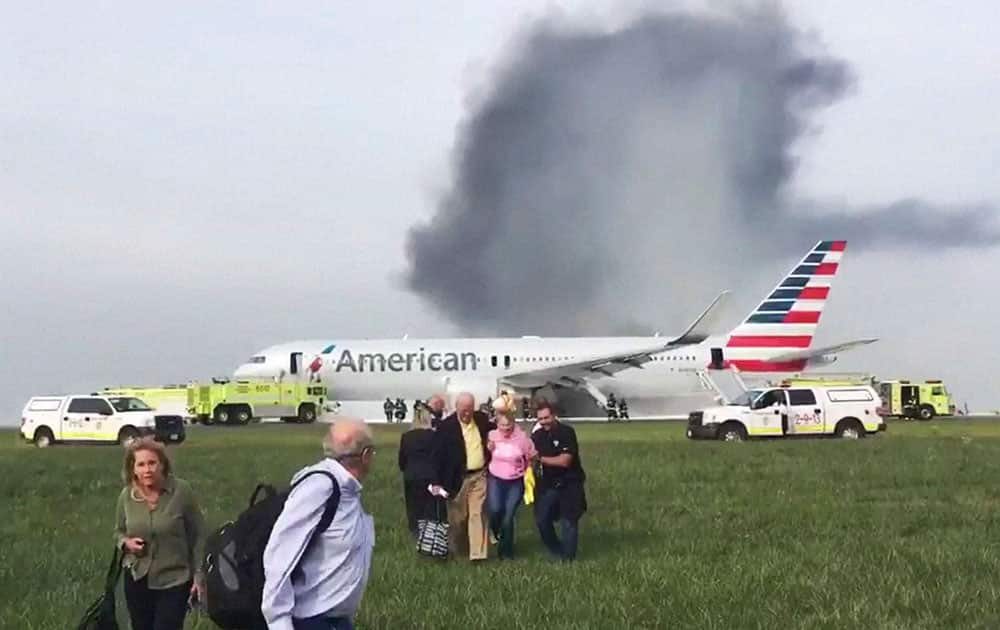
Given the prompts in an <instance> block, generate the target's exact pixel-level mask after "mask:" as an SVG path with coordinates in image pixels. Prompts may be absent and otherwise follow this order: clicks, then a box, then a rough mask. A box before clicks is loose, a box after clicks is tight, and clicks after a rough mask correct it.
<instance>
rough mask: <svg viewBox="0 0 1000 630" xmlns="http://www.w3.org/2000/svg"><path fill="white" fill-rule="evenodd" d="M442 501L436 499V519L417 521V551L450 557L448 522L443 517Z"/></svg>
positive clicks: (432, 556) (435, 556)
mask: <svg viewBox="0 0 1000 630" xmlns="http://www.w3.org/2000/svg"><path fill="white" fill-rule="evenodd" d="M441 503H443V501H441V500H440V499H437V498H435V500H434V515H435V518H434V519H427V518H422V519H420V520H418V521H417V553H419V554H420V555H423V556H429V557H431V558H441V559H443V558H447V557H448V523H447V522H445V521H444V520H442V518H441Z"/></svg>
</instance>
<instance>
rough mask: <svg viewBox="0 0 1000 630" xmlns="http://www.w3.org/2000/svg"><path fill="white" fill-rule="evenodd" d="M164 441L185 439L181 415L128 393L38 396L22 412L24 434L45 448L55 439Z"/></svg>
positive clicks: (73, 440)
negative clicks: (162, 411)
mask: <svg viewBox="0 0 1000 630" xmlns="http://www.w3.org/2000/svg"><path fill="white" fill-rule="evenodd" d="M145 435H151V436H153V437H155V438H156V439H157V440H160V441H163V442H175V443H180V442H183V441H184V438H185V432H184V420H183V418H181V417H180V416H169V415H157V414H156V413H155V412H154V411H153V410H152V409H151V408H150V407H149V405H147V404H146V403H144V402H143V401H142V400H140V399H138V398H133V397H129V396H103V395H100V394H91V395H79V396H36V397H34V398H32V399H31V400H29V401H28V404H26V405H25V406H24V411H23V412H22V413H21V437H23V438H24V439H25V440H27V441H29V442H33V443H34V444H35V446H38V447H39V448H45V447H47V446H49V445H51V444H53V443H56V442H118V443H120V444H121V445H123V446H125V445H127V444H129V443H130V442H131V441H132V440H135V439H136V438H139V437H141V436H145Z"/></svg>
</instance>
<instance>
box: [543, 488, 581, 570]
mask: <svg viewBox="0 0 1000 630" xmlns="http://www.w3.org/2000/svg"><path fill="white" fill-rule="evenodd" d="M556 521H559V529H560V530H561V532H562V540H560V539H559V538H558V537H557V536H556V528H555V522H556ZM577 522H578V521H577V519H568V518H563V517H561V516H560V514H559V490H558V489H556V488H547V489H545V490H541V491H538V490H536V492H535V525H537V526H538V534H539V536H541V538H542V542H543V543H545V546H546V547H547V548H548V550H549V553H551V554H552V555H553V556H556V557H557V558H561V559H563V560H572V559H574V558H576V545H577V539H578V537H579V529H578V527H577Z"/></svg>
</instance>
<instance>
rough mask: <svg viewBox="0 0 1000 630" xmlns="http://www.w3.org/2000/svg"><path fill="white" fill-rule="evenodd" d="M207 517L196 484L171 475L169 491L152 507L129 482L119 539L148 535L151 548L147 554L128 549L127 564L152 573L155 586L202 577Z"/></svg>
mask: <svg viewBox="0 0 1000 630" xmlns="http://www.w3.org/2000/svg"><path fill="white" fill-rule="evenodd" d="M205 536H206V531H205V520H204V517H203V516H202V514H201V509H200V508H199V507H198V502H197V501H196V500H195V497H194V491H193V490H191V485H190V484H189V483H188V482H186V481H184V480H183V479H177V478H175V477H168V478H167V479H166V480H165V481H164V483H163V494H162V495H161V496H160V500H159V502H158V503H157V504H156V509H155V510H150V509H149V506H148V505H146V502H145V500H143V498H142V496H141V495H139V493H138V492H137V491H134V490H133V488H132V486H131V485H129V486H127V487H125V488H123V489H122V491H121V494H119V495H118V508H117V510H116V512H115V544H116V545H118V547H119V548H122V545H123V544H124V542H125V539H126V538H142V539H143V540H145V541H146V549H145V550H144V551H143V553H142V554H141V555H133V554H130V553H126V554H125V559H124V564H125V567H126V568H128V569H129V570H131V571H132V578H133V579H135V580H141V579H142V578H143V577H146V578H148V581H147V584H148V586H149V588H152V589H164V588H170V587H172V586H178V585H180V584H183V583H185V582H187V581H188V580H191V579H194V578H195V577H197V578H199V579H200V577H201V575H200V573H201V562H202V559H203V557H204V548H205Z"/></svg>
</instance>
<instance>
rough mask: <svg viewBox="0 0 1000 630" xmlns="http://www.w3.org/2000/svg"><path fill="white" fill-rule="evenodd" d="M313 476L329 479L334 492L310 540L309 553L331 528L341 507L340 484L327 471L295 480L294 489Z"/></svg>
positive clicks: (318, 471) (305, 475)
mask: <svg viewBox="0 0 1000 630" xmlns="http://www.w3.org/2000/svg"><path fill="white" fill-rule="evenodd" d="M313 475H323V476H325V477H326V478H328V479H329V480H330V483H331V484H332V485H333V492H331V493H330V497H329V498H328V499H327V500H326V505H325V506H324V507H323V516H321V517H320V519H319V524H318V525H317V526H316V529H314V530H313V533H312V536H311V537H310V538H309V545H308V546H307V547H306V551H308V550H309V547H311V546H312V545H313V543H314V542H316V539H317V538H319V535H320V534H322V533H323V532H325V531H326V530H327V528H328V527H330V523H332V522H333V517H334V516H336V514H337V508H338V507H339V506H340V483H339V482H338V481H337V478H336V477H334V476H333V474H332V473H330V472H327V471H325V470H311V471H309V472H307V473H306V474H304V475H302V476H301V477H299V478H298V479H296V480H295V483H293V484H292V488H294V487H295V486H297V485H299V484H300V483H302V482H303V481H305V480H306V478H307V477H311V476H313Z"/></svg>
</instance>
